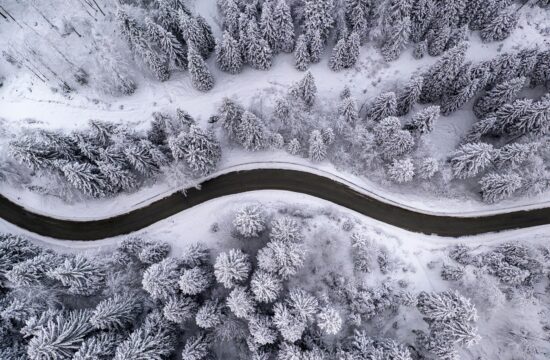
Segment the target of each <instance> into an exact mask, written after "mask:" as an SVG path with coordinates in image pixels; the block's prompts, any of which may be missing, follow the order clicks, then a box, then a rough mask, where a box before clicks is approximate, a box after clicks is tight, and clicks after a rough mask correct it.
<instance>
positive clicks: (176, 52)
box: [145, 18, 187, 70]
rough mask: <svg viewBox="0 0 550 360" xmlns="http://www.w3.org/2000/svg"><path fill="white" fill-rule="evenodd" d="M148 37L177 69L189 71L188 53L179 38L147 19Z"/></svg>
mask: <svg viewBox="0 0 550 360" xmlns="http://www.w3.org/2000/svg"><path fill="white" fill-rule="evenodd" d="M145 26H146V29H147V35H148V36H149V38H150V39H151V40H152V41H154V42H155V43H156V44H157V46H159V48H160V49H161V50H162V52H164V54H165V55H166V57H167V59H168V61H169V62H170V63H171V64H172V66H175V67H177V68H180V69H182V70H187V52H186V49H185V47H184V44H182V43H181V42H180V41H179V40H178V38H177V37H176V36H175V35H174V34H172V32H170V31H167V30H166V29H164V27H162V26H161V25H159V24H156V23H155V22H154V21H153V20H152V19H150V18H147V19H145Z"/></svg>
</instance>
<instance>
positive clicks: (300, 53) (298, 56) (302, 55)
mask: <svg viewBox="0 0 550 360" xmlns="http://www.w3.org/2000/svg"><path fill="white" fill-rule="evenodd" d="M294 58H295V63H294V66H295V67H296V69H298V70H300V71H306V70H307V69H308V67H309V64H310V63H311V55H310V54H309V46H308V41H307V38H306V36H305V35H300V36H299V37H298V41H296V50H295V51H294Z"/></svg>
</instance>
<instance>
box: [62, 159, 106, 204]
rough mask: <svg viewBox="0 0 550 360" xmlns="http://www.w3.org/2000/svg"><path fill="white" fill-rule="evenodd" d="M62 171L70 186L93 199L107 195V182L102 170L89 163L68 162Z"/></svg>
mask: <svg viewBox="0 0 550 360" xmlns="http://www.w3.org/2000/svg"><path fill="white" fill-rule="evenodd" d="M60 169H61V171H62V173H63V175H64V176H65V178H66V179H67V181H68V182H69V184H71V185H72V186H73V187H74V188H76V189H78V190H80V191H82V192H83V193H84V194H86V195H88V196H92V197H96V198H97V197H103V196H105V194H106V185H107V184H106V181H105V177H104V176H103V174H102V173H101V172H100V170H99V169H98V168H97V167H96V166H94V165H91V164H89V163H77V162H68V163H65V164H64V165H62V166H61V168H60Z"/></svg>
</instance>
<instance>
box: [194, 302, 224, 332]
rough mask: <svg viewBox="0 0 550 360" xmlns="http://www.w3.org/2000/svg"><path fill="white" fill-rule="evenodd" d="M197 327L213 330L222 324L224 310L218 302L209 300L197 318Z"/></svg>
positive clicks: (201, 308) (200, 309)
mask: <svg viewBox="0 0 550 360" xmlns="http://www.w3.org/2000/svg"><path fill="white" fill-rule="evenodd" d="M195 322H196V323H197V326H199V327H200V328H203V329H213V328H215V327H217V326H219V325H220V324H221V322H222V309H221V306H220V304H219V303H218V302H217V301H216V300H207V301H206V302H205V303H204V304H203V305H202V306H201V307H200V308H199V311H198V312H197V315H196V316H195Z"/></svg>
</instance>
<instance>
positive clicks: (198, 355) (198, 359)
mask: <svg viewBox="0 0 550 360" xmlns="http://www.w3.org/2000/svg"><path fill="white" fill-rule="evenodd" d="M211 345H212V338H211V337H210V336H208V335H206V334H205V333H202V332H201V333H199V334H197V335H195V336H191V337H190V338H189V339H187V340H186V341H185V345H184V347H183V350H182V353H181V359H182V360H202V359H208V355H209V352H210V347H211Z"/></svg>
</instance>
